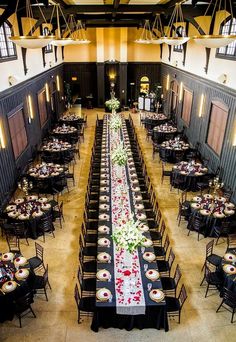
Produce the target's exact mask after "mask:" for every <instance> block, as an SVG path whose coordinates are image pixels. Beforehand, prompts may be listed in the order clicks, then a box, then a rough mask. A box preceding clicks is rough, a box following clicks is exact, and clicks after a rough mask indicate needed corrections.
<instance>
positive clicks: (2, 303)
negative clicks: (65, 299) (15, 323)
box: [0, 253, 34, 322]
mask: <svg viewBox="0 0 236 342" xmlns="http://www.w3.org/2000/svg"><path fill="white" fill-rule="evenodd" d="M33 281H34V273H33V272H32V271H31V269H30V265H29V263H28V260H27V259H26V258H24V257H23V256H22V255H20V254H14V253H4V254H2V255H1V254H0V307H1V310H0V322H4V321H6V320H12V319H13V317H14V315H15V304H14V301H15V300H16V299H17V298H20V297H21V296H23V295H24V294H26V293H28V292H30V291H31V289H32V284H33ZM32 302H33V293H32Z"/></svg>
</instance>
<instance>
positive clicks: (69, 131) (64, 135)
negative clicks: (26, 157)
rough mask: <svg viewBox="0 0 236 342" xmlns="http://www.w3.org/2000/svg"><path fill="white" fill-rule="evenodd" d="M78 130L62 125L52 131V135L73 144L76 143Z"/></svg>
mask: <svg viewBox="0 0 236 342" xmlns="http://www.w3.org/2000/svg"><path fill="white" fill-rule="evenodd" d="M78 132H79V131H78V129H77V128H75V127H73V126H67V125H65V124H63V125H62V126H58V127H56V128H54V129H53V131H52V134H53V135H55V136H59V137H60V139H61V140H63V141H64V140H66V141H69V142H70V143H72V144H75V143H76V142H77V141H78Z"/></svg>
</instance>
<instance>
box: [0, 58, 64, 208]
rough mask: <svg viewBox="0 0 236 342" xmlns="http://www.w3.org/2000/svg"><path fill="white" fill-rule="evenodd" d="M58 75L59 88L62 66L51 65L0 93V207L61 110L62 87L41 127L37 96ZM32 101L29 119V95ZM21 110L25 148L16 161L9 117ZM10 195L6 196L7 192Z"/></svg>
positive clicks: (47, 105) (53, 81)
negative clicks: (0, 137)
mask: <svg viewBox="0 0 236 342" xmlns="http://www.w3.org/2000/svg"><path fill="white" fill-rule="evenodd" d="M57 76H59V78H60V80H61V81H60V83H61V87H62V84H63V82H62V80H63V65H60V66H57V67H55V68H51V69H50V70H48V71H46V72H44V73H42V74H40V75H37V76H35V77H33V78H31V79H29V80H27V81H24V82H22V83H20V84H19V85H15V86H13V87H11V88H9V89H7V90H5V91H3V92H1V93H0V124H1V129H2V132H3V136H4V142H5V148H2V146H1V147H0V208H1V207H3V206H4V205H5V203H6V202H7V201H8V198H9V196H10V194H11V192H12V191H13V190H14V188H15V186H16V180H17V178H18V176H19V175H20V174H21V172H22V171H23V170H24V168H25V167H26V165H27V164H28V161H29V159H30V158H31V157H32V155H33V153H34V151H35V150H36V149H37V147H38V145H39V144H40V142H41V140H42V137H43V136H44V135H45V134H46V133H47V132H48V130H49V129H50V127H51V122H52V121H54V119H55V118H53V117H52V113H54V114H53V115H56V116H57V117H58V116H59V115H60V114H61V113H62V112H63V111H64V108H65V107H64V101H63V89H60V92H58V91H56V94H55V96H56V98H57V105H56V109H55V110H54V111H52V108H51V102H50V101H49V102H47V103H46V109H47V120H46V122H45V123H44V125H43V127H41V125H40V118H39V108H38V102H37V95H38V93H39V92H40V91H42V89H43V88H44V87H45V84H46V83H47V84H48V86H49V89H53V88H55V85H54V83H56V78H57ZM29 95H30V96H31V101H32V111H33V113H32V118H31V116H30V112H29V102H28V96H29ZM21 109H22V110H23V113H24V121H25V129H26V133H27V141H28V144H27V147H26V149H25V150H24V152H23V153H22V154H21V155H20V156H19V157H18V158H17V159H16V160H15V157H14V153H13V148H12V143H11V138H10V132H9V124H8V117H10V116H11V115H13V114H14V113H15V112H17V111H18V110H21ZM8 194H9V195H8Z"/></svg>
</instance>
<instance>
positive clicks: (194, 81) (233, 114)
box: [161, 64, 236, 201]
mask: <svg viewBox="0 0 236 342" xmlns="http://www.w3.org/2000/svg"><path fill="white" fill-rule="evenodd" d="M167 75H169V84H171V81H173V80H176V81H177V82H178V83H179V84H181V82H182V84H183V89H188V90H189V91H191V92H192V94H193V103H192V108H191V114H190V123H189V126H188V127H187V126H186V123H185V122H184V121H183V119H182V118H181V114H182V108H183V104H182V100H181V99H180V100H181V101H179V99H178V104H177V124H178V128H179V130H182V129H183V128H185V134H186V135H187V136H188V138H189V140H190V142H191V143H192V144H193V145H194V146H195V145H196V143H197V142H199V143H200V144H201V153H202V155H203V157H205V158H207V159H209V167H210V168H211V169H212V170H213V171H216V170H217V168H218V167H220V176H221V178H222V180H223V182H224V183H225V184H226V186H228V187H230V188H232V190H234V194H233V199H234V201H236V147H235V146H233V144H234V141H235V134H236V91H234V90H233V89H230V88H228V87H226V86H225V85H223V84H218V83H215V82H212V81H209V80H206V79H204V78H202V77H200V76H196V75H193V74H191V73H188V72H185V71H182V70H179V69H177V68H174V67H172V66H169V65H167V64H162V66H161V76H162V81H163V87H164V88H165V87H166V81H167ZM179 88H180V87H179ZM202 94H203V95H204V97H205V100H204V104H203V106H202V115H201V116H199V110H200V101H201V96H202ZM170 99H171V96H170V90H169V91H167V95H166V101H165V104H164V109H165V112H166V113H167V114H169V111H170V105H171V103H170ZM214 101H220V102H221V103H223V104H224V105H225V106H226V107H227V108H228V109H229V112H228V119H227V124H226V130H225V135H224V142H223V146H222V150H221V153H220V155H217V154H216V153H215V152H214V151H213V150H212V149H211V148H210V147H209V145H208V144H207V135H208V129H209V120H210V113H211V108H212V103H213V102H214Z"/></svg>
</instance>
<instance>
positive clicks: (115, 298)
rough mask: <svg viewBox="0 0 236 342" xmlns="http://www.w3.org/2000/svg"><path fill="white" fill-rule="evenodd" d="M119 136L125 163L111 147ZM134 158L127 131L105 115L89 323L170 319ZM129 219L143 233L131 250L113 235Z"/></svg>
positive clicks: (128, 325) (164, 324) (129, 324)
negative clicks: (114, 127) (120, 245)
mask: <svg viewBox="0 0 236 342" xmlns="http://www.w3.org/2000/svg"><path fill="white" fill-rule="evenodd" d="M121 141H123V142H124V144H125V146H126V147H127V151H128V163H127V164H126V165H125V166H119V165H116V164H113V163H112V162H111V159H110V155H111V154H110V153H108V152H111V151H112V150H113V149H114V148H115V146H117V144H118V143H120V142H121ZM143 209H144V206H143V204H142V196H141V193H140V188H139V182H138V178H137V174H136V170H135V166H134V161H133V158H132V153H131V148H130V143H129V137H128V133H127V130H126V126H125V123H124V122H123V127H122V130H120V131H119V132H114V131H112V130H111V129H110V126H109V121H108V117H107V116H106V117H105V120H104V126H103V137H102V159H101V178H100V199H99V227H98V233H99V234H98V255H97V287H96V306H95V313H94V316H93V321H92V325H91V329H92V330H93V331H96V332H97V331H98V330H99V327H103V328H109V327H115V328H120V329H122V328H124V329H126V330H131V329H133V328H139V329H143V328H156V329H161V328H164V329H165V330H166V331H168V320H167V313H166V304H165V298H164V293H163V292H162V285H161V280H160V276H159V272H158V268H157V263H156V257H155V254H154V250H153V246H152V245H153V243H152V240H151V237H150V233H149V228H148V225H147V224H145V223H146V215H145V213H144V211H143ZM130 220H133V222H137V220H138V221H140V222H138V229H140V230H141V231H142V232H143V235H144V236H145V239H144V241H143V243H142V246H140V247H138V248H137V249H136V250H135V251H134V252H133V253H129V252H128V251H127V250H125V249H124V248H118V246H117V245H116V243H115V241H114V240H113V239H112V236H111V235H112V234H114V231H115V230H116V229H121V228H122V226H123V225H124V224H127V222H129V221H130Z"/></svg>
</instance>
